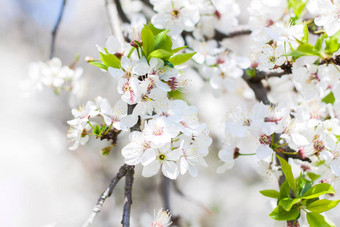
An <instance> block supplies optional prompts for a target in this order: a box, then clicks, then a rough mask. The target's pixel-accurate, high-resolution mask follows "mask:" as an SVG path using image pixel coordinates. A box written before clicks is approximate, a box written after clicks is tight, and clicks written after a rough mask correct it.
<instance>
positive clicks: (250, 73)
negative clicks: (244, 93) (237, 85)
mask: <svg viewBox="0 0 340 227" xmlns="http://www.w3.org/2000/svg"><path fill="white" fill-rule="evenodd" d="M246 73H247V75H248V76H250V77H255V76H256V70H255V68H253V69H247V70H246Z"/></svg>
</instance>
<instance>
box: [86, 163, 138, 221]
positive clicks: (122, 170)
mask: <svg viewBox="0 0 340 227" xmlns="http://www.w3.org/2000/svg"><path fill="white" fill-rule="evenodd" d="M133 168H134V167H131V166H129V165H127V164H124V165H123V166H122V167H120V169H119V171H118V173H117V175H116V176H115V177H114V178H113V179H112V180H111V183H110V185H109V187H108V188H107V189H106V190H105V191H104V192H103V193H102V194H101V195H100V197H99V199H98V201H97V204H96V206H95V207H94V208H93V210H92V213H91V214H90V216H89V217H88V219H87V220H86V222H85V223H84V225H83V227H87V226H89V225H91V224H92V223H93V222H94V220H95V218H96V216H97V215H98V213H99V212H100V211H101V210H102V207H103V204H104V202H105V200H106V199H107V198H108V197H110V196H111V194H112V192H113V190H114V188H115V187H116V185H117V183H118V182H119V180H120V179H121V178H122V177H124V176H125V175H126V174H127V173H128V172H130V169H133Z"/></svg>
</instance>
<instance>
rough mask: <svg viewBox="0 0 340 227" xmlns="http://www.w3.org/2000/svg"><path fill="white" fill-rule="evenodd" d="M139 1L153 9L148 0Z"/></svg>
mask: <svg viewBox="0 0 340 227" xmlns="http://www.w3.org/2000/svg"><path fill="white" fill-rule="evenodd" d="M141 2H143V3H144V4H145V5H146V6H148V7H150V8H151V9H153V5H152V4H151V3H150V1H149V0H141Z"/></svg>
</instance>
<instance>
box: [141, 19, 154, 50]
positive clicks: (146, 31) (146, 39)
mask: <svg viewBox="0 0 340 227" xmlns="http://www.w3.org/2000/svg"><path fill="white" fill-rule="evenodd" d="M141 39H142V42H143V51H144V54H145V56H146V57H148V56H149V54H150V53H151V52H152V51H153V50H154V47H155V44H154V35H153V33H152V31H151V29H150V27H149V26H146V25H145V26H144V28H143V29H142V32H141Z"/></svg>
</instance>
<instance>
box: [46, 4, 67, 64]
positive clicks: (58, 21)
mask: <svg viewBox="0 0 340 227" xmlns="http://www.w3.org/2000/svg"><path fill="white" fill-rule="evenodd" d="M65 5H66V0H62V4H61V8H60V11H59V16H58V19H57V22H56V23H55V25H54V28H53V30H52V40H51V49H50V59H52V58H53V55H54V49H55V40H56V36H57V32H58V28H59V25H60V22H61V18H62V17H63V14H64V9H65Z"/></svg>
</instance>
